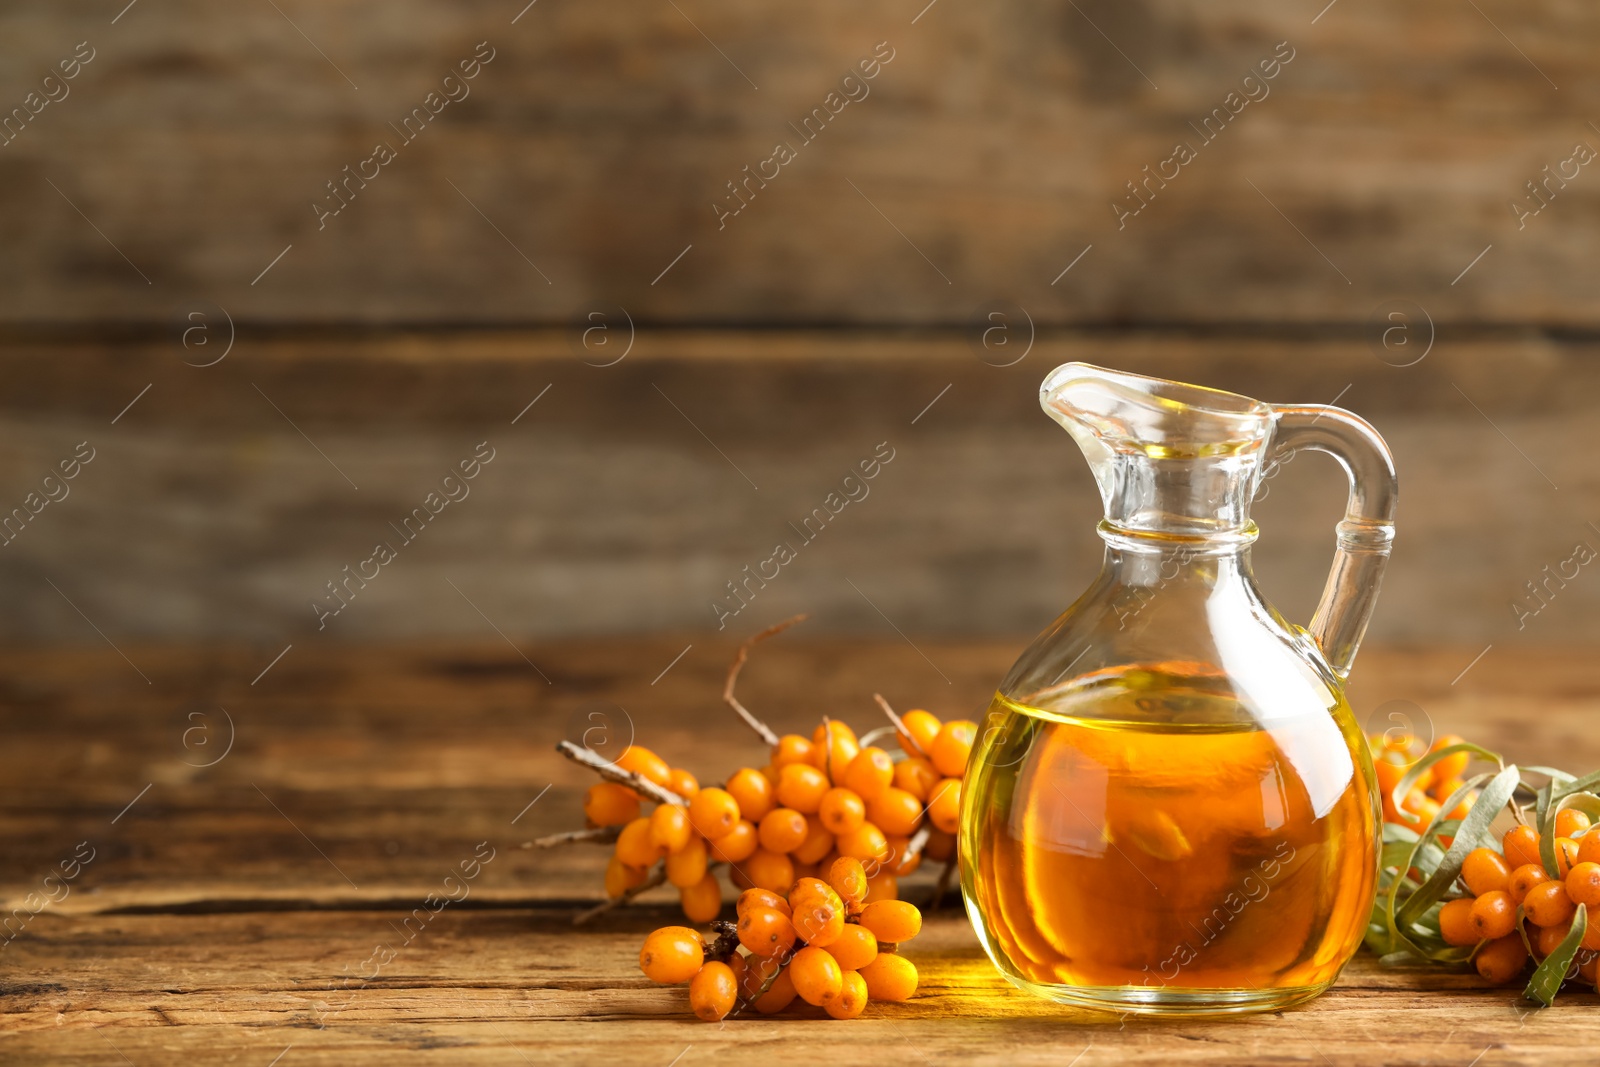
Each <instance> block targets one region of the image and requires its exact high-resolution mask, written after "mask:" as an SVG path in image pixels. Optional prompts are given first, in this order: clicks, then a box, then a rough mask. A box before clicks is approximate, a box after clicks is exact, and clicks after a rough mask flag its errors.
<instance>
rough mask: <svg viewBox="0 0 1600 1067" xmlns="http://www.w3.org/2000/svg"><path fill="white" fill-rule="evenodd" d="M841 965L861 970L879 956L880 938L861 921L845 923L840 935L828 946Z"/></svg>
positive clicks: (850, 969) (846, 968) (852, 969)
mask: <svg viewBox="0 0 1600 1067" xmlns="http://www.w3.org/2000/svg"><path fill="white" fill-rule="evenodd" d="M828 951H829V952H830V953H832V955H833V958H834V959H836V960H838V961H839V966H840V967H843V968H844V969H845V970H847V971H859V970H860V969H861V968H863V967H865V966H866V965H867V964H869V963H871V962H872V961H873V960H874V959H876V958H877V956H878V939H877V938H876V937H874V936H873V935H872V931H871V930H868V929H867V928H866V927H865V926H862V925H861V924H859V923H845V924H844V929H843V930H841V931H839V936H838V937H836V938H834V940H833V943H832V944H830V945H829V946H828Z"/></svg>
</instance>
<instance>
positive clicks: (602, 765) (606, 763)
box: [556, 741, 688, 805]
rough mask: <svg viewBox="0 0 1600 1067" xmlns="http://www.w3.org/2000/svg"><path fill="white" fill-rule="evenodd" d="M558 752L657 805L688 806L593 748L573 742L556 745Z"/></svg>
mask: <svg viewBox="0 0 1600 1067" xmlns="http://www.w3.org/2000/svg"><path fill="white" fill-rule="evenodd" d="M556 751H557V752H559V753H561V754H562V755H563V756H565V757H567V758H568V759H569V760H571V761H572V762H573V763H581V764H583V766H585V767H587V768H589V769H590V770H591V771H594V772H595V773H597V774H599V775H600V777H602V778H604V779H606V780H607V781H610V782H616V783H617V784H618V785H625V786H627V787H628V788H629V789H632V790H633V791H634V792H636V793H642V794H643V795H644V796H646V797H649V798H650V799H651V800H653V801H655V802H656V803H657V804H678V805H683V804H687V803H688V801H686V800H684V799H683V798H682V797H680V796H679V795H678V794H676V793H674V792H673V791H672V790H670V789H663V788H661V787H660V786H659V785H656V784H655V783H654V782H652V781H651V780H650V779H648V778H646V777H645V776H644V775H642V774H638V773H636V772H634V771H625V770H623V769H622V768H621V767H618V766H617V765H616V764H615V763H612V762H611V761H610V760H608V759H606V758H605V757H604V756H602V755H600V753H598V752H596V751H595V750H594V749H592V748H583V747H581V746H579V745H575V744H573V743H572V742H571V741H559V742H557V743H556Z"/></svg>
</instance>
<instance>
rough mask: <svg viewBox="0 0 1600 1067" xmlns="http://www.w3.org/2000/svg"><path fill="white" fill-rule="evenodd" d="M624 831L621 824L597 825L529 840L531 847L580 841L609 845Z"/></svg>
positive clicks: (552, 845) (573, 843)
mask: <svg viewBox="0 0 1600 1067" xmlns="http://www.w3.org/2000/svg"><path fill="white" fill-rule="evenodd" d="M621 833H622V827H620V826H595V827H591V828H589V829H587V830H567V831H565V832H564V833H559V834H551V835H549V836H548V837H536V838H534V839H533V840H532V841H529V842H528V847H529V848H554V847H555V846H557V845H575V844H577V843H578V842H580V841H589V842H593V843H594V844H596V845H609V844H611V843H612V842H614V841H615V840H616V839H617V836H618V835H619V834H621Z"/></svg>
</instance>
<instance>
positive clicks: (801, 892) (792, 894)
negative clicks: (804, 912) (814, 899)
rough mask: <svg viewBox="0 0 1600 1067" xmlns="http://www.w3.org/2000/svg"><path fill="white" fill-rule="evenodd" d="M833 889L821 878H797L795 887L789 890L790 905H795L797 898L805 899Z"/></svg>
mask: <svg viewBox="0 0 1600 1067" xmlns="http://www.w3.org/2000/svg"><path fill="white" fill-rule="evenodd" d="M831 888H833V887H832V886H830V885H828V883H827V882H825V881H823V880H822V879H821V878H796V879H795V881H794V887H793V888H792V889H790V890H789V903H790V905H793V904H794V902H795V898H796V897H805V896H808V895H810V894H812V893H820V892H822V891H823V890H824V889H831Z"/></svg>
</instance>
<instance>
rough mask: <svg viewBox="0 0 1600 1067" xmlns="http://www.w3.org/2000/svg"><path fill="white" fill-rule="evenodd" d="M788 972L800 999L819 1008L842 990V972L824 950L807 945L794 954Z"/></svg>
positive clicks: (834, 960)
mask: <svg viewBox="0 0 1600 1067" xmlns="http://www.w3.org/2000/svg"><path fill="white" fill-rule="evenodd" d="M788 970H789V977H790V978H792V979H794V990H795V992H796V993H799V994H800V999H801V1000H803V1001H805V1002H806V1003H807V1004H813V1005H815V1006H817V1007H819V1008H820V1007H822V1006H823V1005H824V1004H826V1003H828V1001H830V1000H832V999H833V998H835V997H837V996H838V995H839V991H840V990H841V989H843V988H844V971H843V970H842V969H840V967H839V961H838V960H836V959H834V958H833V957H832V956H831V955H829V954H828V951H827V950H826V949H821V948H815V947H813V946H811V945H807V946H806V947H805V948H803V949H801V950H800V951H799V952H796V953H795V954H794V959H792V960H790V961H789V968H788Z"/></svg>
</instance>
